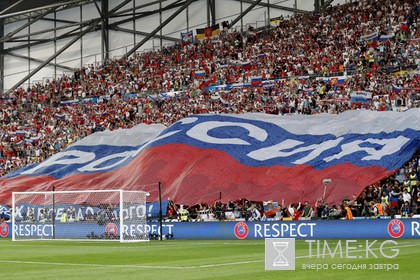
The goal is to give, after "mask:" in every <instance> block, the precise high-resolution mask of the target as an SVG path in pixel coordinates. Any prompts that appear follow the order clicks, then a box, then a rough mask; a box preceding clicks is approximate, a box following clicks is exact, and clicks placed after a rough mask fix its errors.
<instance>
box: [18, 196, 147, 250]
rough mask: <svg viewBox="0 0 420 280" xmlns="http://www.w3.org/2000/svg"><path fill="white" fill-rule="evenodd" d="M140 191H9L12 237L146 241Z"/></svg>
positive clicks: (27, 238)
mask: <svg viewBox="0 0 420 280" xmlns="http://www.w3.org/2000/svg"><path fill="white" fill-rule="evenodd" d="M148 195H149V193H147V192H144V191H126V190H78V191H49V192H13V196H12V209H13V214H12V228H13V230H12V240H13V241H23V240H112V241H120V242H139V241H148V240H149V234H148V233H147V231H146V225H147V215H146V197H147V196H148Z"/></svg>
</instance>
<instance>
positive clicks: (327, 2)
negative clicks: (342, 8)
mask: <svg viewBox="0 0 420 280" xmlns="http://www.w3.org/2000/svg"><path fill="white" fill-rule="evenodd" d="M332 2H334V0H327V1H326V2H324V4H322V5H321V10H325V9H326V8H328V6H329V5H330V4H331V3H332Z"/></svg>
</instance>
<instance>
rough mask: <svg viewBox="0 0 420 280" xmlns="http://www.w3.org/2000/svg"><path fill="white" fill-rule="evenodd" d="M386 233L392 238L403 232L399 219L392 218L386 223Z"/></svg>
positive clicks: (402, 225)
mask: <svg viewBox="0 0 420 280" xmlns="http://www.w3.org/2000/svg"><path fill="white" fill-rule="evenodd" d="M388 233H389V235H391V237H393V238H400V237H401V236H402V235H403V234H404V224H403V222H401V221H400V220H396V219H395V220H392V221H390V222H389V224H388Z"/></svg>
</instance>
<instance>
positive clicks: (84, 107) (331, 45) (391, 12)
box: [0, 0, 420, 217]
mask: <svg viewBox="0 0 420 280" xmlns="http://www.w3.org/2000/svg"><path fill="white" fill-rule="evenodd" d="M419 14H420V3H419V1H417V0H399V1H391V0H385V1H379V0H372V1H359V2H354V3H349V4H345V5H339V6H336V7H333V8H328V9H327V10H325V11H323V12H320V13H312V14H305V15H298V16H295V17H291V18H287V19H284V20H283V21H281V22H280V23H279V26H277V27H274V28H269V29H264V30H260V31H256V30H254V29H252V28H250V29H249V30H248V31H246V32H243V33H241V32H237V31H232V30H227V29H225V30H223V31H222V32H221V33H220V35H219V36H217V37H216V38H211V39H206V40H203V41H194V42H181V43H178V44H176V45H175V46H172V47H167V48H163V49H162V50H159V51H154V52H146V53H137V54H134V55H133V56H131V57H129V58H128V59H112V60H109V61H107V62H106V63H105V64H104V65H89V66H87V67H83V68H81V69H78V70H77V71H76V72H75V73H74V75H72V76H62V77H60V78H57V79H54V80H47V81H46V82H45V83H43V84H42V83H38V84H35V85H32V86H31V87H29V88H27V89H26V88H23V87H21V88H18V89H16V90H14V91H13V92H11V93H10V94H9V95H8V96H6V95H4V94H3V95H2V98H1V100H0V133H1V136H0V137H1V142H0V175H1V176H2V175H5V174H7V173H8V172H10V171H12V170H13V169H16V168H21V167H24V166H26V165H28V164H31V163H36V162H42V161H43V160H45V159H46V158H48V157H49V156H51V155H52V154H54V153H57V152H59V151H61V150H62V149H64V148H65V147H67V146H68V145H70V144H71V143H73V142H75V141H77V140H79V139H81V138H83V137H85V136H87V135H89V134H91V133H94V132H96V131H102V130H114V129H119V128H130V127H132V126H134V125H136V124H139V123H148V124H152V123H163V124H165V125H168V126H169V125H170V124H172V123H174V122H176V121H178V120H179V119H181V118H184V117H186V116H188V115H190V114H200V113H214V114H220V113H244V112H264V113H270V114H281V115H285V114H318V113H331V114H337V113H340V112H343V111H345V110H352V109H369V110H378V111H385V110H395V111H398V110H401V111H402V110H406V109H409V108H412V107H420V91H419V89H420V76H419V75H418V70H419V69H418V66H419V65H420V46H419V44H418V40H420V36H419V35H420V28H419V27H420V22H419V21H418V16H419ZM372 34H373V35H372ZM253 77H258V78H259V79H257V80H256V82H255V81H254V80H253ZM358 91H363V92H369V93H370V94H371V97H370V98H368V99H366V100H364V101H362V102H360V100H358V101H355V100H352V94H353V93H354V92H358ZM416 167H417V166H416ZM394 185H396V187H397V190H396V193H398V196H399V194H400V193H401V194H402V195H403V194H404V193H403V189H402V188H400V186H399V185H398V184H395V183H386V184H385V185H383V184H381V185H380V186H377V187H376V191H374V193H375V194H376V193H377V194H378V195H380V194H381V193H382V192H383V191H385V193H386V194H387V195H388V196H389V198H391V196H392V193H393V191H394V187H395V186H394ZM415 189H416V188H414V187H413V188H412V189H410V191H409V192H411V193H412V196H413V199H414V200H415V199H416V197H418V196H417V193H413V192H415V191H414V190H415ZM368 194H370V192H369V189H368V190H367V193H366V195H368ZM414 195H415V196H414ZM373 196H375V195H373ZM403 197H404V196H403ZM379 198H380V197H372V199H371V200H369V201H368V202H369V203H371V201H374V202H375V200H377V199H379ZM360 199H362V200H360V201H358V202H357V204H355V203H354V202H352V201H350V202H349V206H350V207H353V209H354V208H357V211H358V213H362V211H361V210H363V209H364V199H363V198H360ZM236 203H239V204H237V205H238V207H239V206H240V207H239V208H241V209H245V208H246V209H250V208H252V210H253V211H254V212H256V211H259V212H260V213H261V212H262V211H260V210H261V209H262V208H261V207H262V206H261V205H260V206H258V205H255V206H253V205H249V204H248V205H247V204H246V203H245V202H236ZM248 203H249V202H248ZM234 204H235V203H234ZM321 204H322V202H320V203H319V205H317V206H320V205H321ZM355 205H358V206H355ZM295 206H297V205H295ZM399 206H400V205H398V207H397V208H398V209H400V207H399ZM215 207H216V206H215ZM224 207H226V206H224ZM314 207H315V206H313V207H312V208H313V209H314ZM327 207H329V206H327V205H324V208H327ZM216 208H217V207H216ZM219 208H220V207H219ZM230 208H232V207H230ZM281 208H283V210H284V209H286V208H289V210H287V212H288V213H289V215H290V214H291V215H292V216H293V214H292V213H295V212H299V211H291V210H292V209H293V206H291V207H284V206H282V205H281ZM232 209H233V208H232ZM258 209H259V210H258ZM302 209H305V207H303V208H302ZM306 209H307V208H306ZM327 209H328V208H327ZM338 210H339V209H338ZM199 211H203V209H202V210H199ZM214 212H215V213H217V211H214ZM219 212H220V211H219ZM222 212H223V211H222ZM234 212H235V211H232V213H234ZM239 212H240V211H239ZM245 212H249V211H248V210H247V211H245ZM314 212H316V215H322V211H310V212H309V213H314ZM220 213H221V212H220ZM365 213H367V212H366V211H365ZM303 214H304V216H307V214H308V213H307V210H304V213H303ZM234 215H237V213H236V214H234ZM277 215H283V217H284V216H286V211H283V212H282V214H277V213H276V214H275V216H277ZM311 215H312V214H311ZM257 216H258V215H257ZM261 217H262V216H261Z"/></svg>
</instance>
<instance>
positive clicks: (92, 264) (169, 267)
mask: <svg viewBox="0 0 420 280" xmlns="http://www.w3.org/2000/svg"><path fill="white" fill-rule="evenodd" d="M0 263H16V264H40V265H57V266H59V265H63V266H87V267H104V266H108V267H115V268H153V269H155V268H158V269H185V267H184V266H159V265H156V266H155V265H130V264H121V265H120V264H94V263H60V262H31V261H10V260H0Z"/></svg>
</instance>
